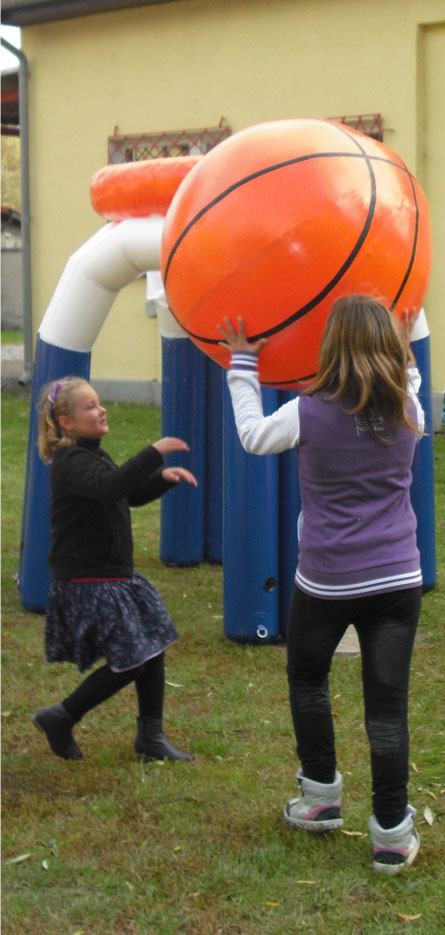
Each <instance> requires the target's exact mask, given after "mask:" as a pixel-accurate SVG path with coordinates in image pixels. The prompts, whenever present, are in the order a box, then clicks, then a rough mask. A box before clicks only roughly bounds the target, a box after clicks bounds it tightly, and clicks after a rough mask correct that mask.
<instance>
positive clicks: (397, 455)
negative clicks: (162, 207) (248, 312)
mask: <svg viewBox="0 0 445 935" xmlns="http://www.w3.org/2000/svg"><path fill="white" fill-rule="evenodd" d="M411 319H412V316H411V315H406V316H405V326H404V328H403V329H400V328H399V326H398V325H397V323H396V321H395V318H394V316H393V315H392V314H391V312H390V311H389V310H388V309H387V308H386V306H385V305H384V303H383V302H381V301H379V300H378V299H375V298H372V297H369V296H366V295H350V296H347V297H345V298H342V299H339V300H338V301H336V302H335V304H334V305H333V307H332V309H331V311H330V313H329V316H328V319H327V322H326V325H325V329H324V332H323V337H322V341H321V348H320V354H319V367H318V372H317V376H316V378H315V380H314V382H313V383H312V385H311V386H310V387H308V388H307V390H306V392H305V393H303V394H302V395H301V396H300V397H298V398H297V399H294V400H291V401H290V402H288V403H286V404H285V405H283V406H281V407H280V409H278V410H277V411H276V412H274V413H273V414H272V415H270V416H267V417H265V416H264V415H263V410H262V403H261V394H260V386H259V381H258V375H257V357H258V354H259V353H260V352H261V348H262V346H263V345H264V343H265V341H264V340H260V341H257V342H254V343H249V341H248V339H247V338H246V335H245V331H244V325H243V321H242V319H239V322H238V327H237V329H236V328H234V327H233V325H232V324H231V322H230V320H229V319H225V322H224V325H223V326H220V331H221V334H222V335H223V337H224V341H223V342H221V343H222V344H223V345H224V346H225V347H228V348H229V349H230V350H231V352H232V358H231V369H230V371H229V373H228V377H227V379H228V385H229V388H230V392H231V396H232V402H233V408H234V414H235V420H236V425H237V430H238V434H239V437H240V440H241V443H242V445H243V447H244V448H245V450H246V451H248V452H251V453H254V454H272V453H278V452H280V451H284V450H285V449H288V448H293V447H296V448H297V449H298V464H299V483H300V493H301V499H302V512H301V515H300V517H299V523H298V527H299V557H298V566H297V569H296V574H295V586H294V591H293V596H292V601H291V607H290V611H289V620H288V629H287V656H288V662H287V674H288V682H289V696H290V706H291V713H292V719H293V724H294V730H295V736H296V741H297V753H298V755H299V758H300V762H301V769H300V770H299V771H298V773H297V780H298V783H299V788H300V796H299V797H297V798H293V799H290V800H289V801H288V802H287V804H286V806H285V808H284V818H285V820H286V821H287V822H288V823H289V824H290V825H292V826H293V827H295V828H303V829H306V830H308V831H326V830H335V829H338V828H341V827H342V825H343V818H342V815H341V793H342V776H341V774H340V773H339V772H338V770H337V762H336V752H335V737H334V728H333V720H332V713H331V707H330V700H329V683H328V676H329V671H330V667H331V662H332V658H333V655H334V653H335V650H336V648H337V646H338V644H339V642H340V640H341V638H342V636H343V635H344V633H345V631H346V629H347V627H348V625H349V624H351V623H352V624H354V626H355V629H356V631H357V634H358V639H359V642H360V648H361V655H362V680H363V693H364V702H365V720H366V729H367V734H368V739H369V743H370V749H371V771H372V793H373V794H372V807H373V810H372V815H371V817H370V832H371V840H372V846H373V867H374V869H375V870H377V871H381V872H385V873H389V874H395V873H399V872H400V870H401V869H403V868H404V867H405V866H408V865H409V864H411V863H412V861H413V860H414V858H415V856H416V854H417V851H418V847H419V838H418V835H417V832H416V829H415V826H414V816H415V809H414V808H412V806H411V805H409V804H408V798H407V781H408V723H407V710H408V682H409V668H410V661H411V654H412V649H413V644H414V637H415V633H416V627H417V623H418V619H419V614H420V605H421V586H422V576H421V570H420V558H419V552H418V549H417V544H416V520H415V515H414V512H413V509H412V506H411V501H410V484H411V464H412V460H413V455H414V449H415V445H416V440H417V439H418V438H419V437H420V435H421V434H422V432H423V413H422V410H421V407H420V405H419V402H418V399H417V395H416V391H417V389H418V386H419V385H420V377H419V374H418V371H417V369H416V368H415V366H414V361H413V359H412V357H411V354H410V351H409V332H410V327H411V325H412V320H411Z"/></svg>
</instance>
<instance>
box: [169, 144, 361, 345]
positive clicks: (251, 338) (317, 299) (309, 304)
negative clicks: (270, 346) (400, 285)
mask: <svg viewBox="0 0 445 935" xmlns="http://www.w3.org/2000/svg"><path fill="white" fill-rule="evenodd" d="M364 158H365V161H366V164H367V166H368V170H369V175H370V180H371V198H370V202H369V209H368V214H367V217H366V220H365V223H364V225H363V228H362V230H361V233H360V236H359V237H358V239H357V241H356V243H355V245H354V247H353V248H352V250H351V252H350V254H349V256H348V257H347V258H346V260H345V262H344V263H343V264H342V266H341V267H340V269H339V270H337V272H336V274H335V276H333V277H332V279H331V280H330V281H329V282H328V283H327V284H326V285H325V286H324V287H323V289H321V291H320V292H319V293H317V295H315V296H314V297H313V298H312V299H311V300H310V302H307V303H306V305H303V306H302V307H301V308H299V309H298V310H297V311H296V312H293V313H292V315H289V317H288V318H285V319H283V321H281V322H280V323H279V324H277V325H274V326H273V328H268V329H267V330H266V331H260V332H258V334H252V335H249V341H251V342H252V341H258V340H259V339H260V338H268V337H270V336H271V335H272V334H277V332H279V331H282V330H283V328H287V327H288V325H290V324H293V322H295V321H298V319H299V318H302V317H303V316H304V315H307V313H308V312H310V311H311V310H312V309H313V308H315V307H316V306H317V305H318V304H319V303H320V302H321V301H322V299H324V298H326V296H327V295H329V293H330V292H331V290H332V289H333V288H334V286H336V285H337V283H338V282H340V280H341V279H342V278H343V276H344V274H345V272H346V271H347V270H348V269H349V267H350V266H351V264H352V263H353V262H354V260H355V258H356V256H357V254H358V253H359V252H360V250H361V248H362V246H363V243H364V242H365V240H366V238H367V236H368V231H369V228H370V226H371V222H372V219H373V217H374V211H375V203H376V183H375V175H374V171H373V169H372V166H371V165H370V161H369V159H368V158H367V156H366V155H364ZM182 327H184V326H182ZM184 330H185V331H186V332H187V334H188V335H189V336H190V337H191V338H195V340H198V341H201V342H202V343H203V344H209V345H214V344H220V339H219V338H205V337H202V336H201V335H199V334H195V333H194V332H193V331H189V329H188V328H185V329H184Z"/></svg>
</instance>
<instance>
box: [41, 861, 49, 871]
mask: <svg viewBox="0 0 445 935" xmlns="http://www.w3.org/2000/svg"><path fill="white" fill-rule="evenodd" d="M42 867H43V869H44V870H49V867H48V861H47V860H42Z"/></svg>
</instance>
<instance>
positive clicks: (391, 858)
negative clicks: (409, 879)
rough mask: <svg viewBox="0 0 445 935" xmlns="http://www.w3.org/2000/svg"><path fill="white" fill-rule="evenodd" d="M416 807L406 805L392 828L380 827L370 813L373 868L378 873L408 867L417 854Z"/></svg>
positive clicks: (394, 871) (393, 871) (398, 871)
mask: <svg viewBox="0 0 445 935" xmlns="http://www.w3.org/2000/svg"><path fill="white" fill-rule="evenodd" d="M416 814H417V813H416V809H415V808H413V807H412V805H407V808H406V812H405V817H404V819H403V821H401V822H400V824H399V825H396V826H395V827H394V828H381V827H380V825H379V823H378V821H377V819H376V817H375V816H374V815H371V817H370V819H369V830H370V832H371V841H372V851H373V861H372V866H373V869H374V870H376V871H377V872H379V873H390V874H395V873H400V872H401V871H402V870H404V869H405V868H406V867H410V866H411V864H412V863H413V861H414V860H415V858H416V856H417V852H418V850H419V845H420V838H419V835H418V834H417V831H416V829H415V827H414V818H415V817H416Z"/></svg>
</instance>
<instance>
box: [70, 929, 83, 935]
mask: <svg viewBox="0 0 445 935" xmlns="http://www.w3.org/2000/svg"><path fill="white" fill-rule="evenodd" d="M73 935H85V931H84V929H76V931H75V932H73Z"/></svg>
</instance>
